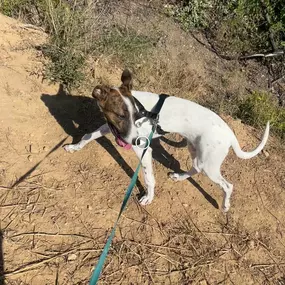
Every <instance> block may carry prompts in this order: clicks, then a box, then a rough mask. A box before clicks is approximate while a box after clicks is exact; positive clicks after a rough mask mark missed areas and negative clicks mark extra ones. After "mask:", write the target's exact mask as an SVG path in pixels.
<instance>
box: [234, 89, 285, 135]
mask: <svg viewBox="0 0 285 285" xmlns="http://www.w3.org/2000/svg"><path fill="white" fill-rule="evenodd" d="M236 115H237V116H238V117H239V118H240V119H242V120H243V121H244V122H246V123H247V124H250V125H252V126H255V127H264V126H265V124H266V122H267V121H270V124H271V129H272V131H273V132H274V133H276V134H277V135H278V136H280V137H281V138H285V109H284V108H282V107H280V106H278V104H277V102H276V101H274V100H273V98H272V95H270V94H269V93H266V92H253V93H252V94H251V95H250V96H248V97H247V98H246V99H245V100H242V101H241V102H240V103H239V106H238V111H237V114H236Z"/></svg>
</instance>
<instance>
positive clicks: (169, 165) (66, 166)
mask: <svg viewBox="0 0 285 285" xmlns="http://www.w3.org/2000/svg"><path fill="white" fill-rule="evenodd" d="M45 39H46V35H45V34H43V33H42V32H40V31H38V30H34V29H31V28H27V27H26V26H25V25H24V24H22V23H19V22H17V21H16V20H12V19H10V18H7V17H5V16H3V15H0V47H1V51H2V52H1V54H0V93H1V98H0V109H1V113H0V121H1V125H0V131H1V134H2V135H1V137H0V185H1V186H0V195H1V196H0V197H1V198H0V199H1V200H0V215H1V230H2V233H3V239H2V248H3V254H2V257H1V256H0V261H1V259H2V263H3V261H4V266H2V268H1V267H0V271H1V270H2V271H3V270H4V271H5V273H6V274H5V279H6V281H7V284H29V285H34V284H36V285H41V284H87V283H88V280H89V277H90V275H91V272H92V270H93V266H94V264H95V263H96V261H97V257H98V256H99V254H100V252H101V249H102V247H103V245H104V242H105V240H106V237H107V235H108V233H109V232H110V229H111V227H112V226H113V223H114V221H115V218H116V216H117V214H118V211H119V208H120V205H121V201H122V198H123V195H124V191H125V189H126V187H127V185H128V183H129V180H130V176H131V175H132V173H133V169H135V167H136V164H137V158H136V157H135V155H134V154H133V153H132V152H128V151H124V150H122V149H121V148H119V147H117V146H116V144H115V143H114V140H113V138H112V136H108V137H107V138H103V139H101V140H99V141H98V142H94V143H90V144H89V145H88V146H87V147H86V148H85V149H84V150H82V151H80V152H77V153H74V154H67V153H65V152H64V151H63V149H62V148H61V145H62V144H64V143H67V142H71V140H72V138H71V136H75V137H80V135H82V134H83V133H85V132H87V131H90V130H92V129H93V128H95V127H96V126H98V125H100V123H101V122H102V118H101V116H100V114H99V112H98V110H97V109H96V104H94V101H93V100H92V98H90V97H88V96H86V97H84V96H76V95H74V96H67V95H65V94H62V93H61V92H59V94H58V95H56V94H57V93H58V86H53V85H48V84H47V83H46V82H42V80H41V76H40V75H41V72H42V68H43V67H42V64H41V60H42V59H41V58H40V56H41V54H40V53H39V52H37V50H36V49H35V46H37V45H39V44H41V43H43V42H44V41H45ZM200 59H201V60H203V58H200ZM213 60H214V59H213ZM117 82H118V78H114V84H116V83H117ZM225 119H226V120H227V121H228V122H229V124H230V125H231V126H232V128H233V129H234V131H235V132H236V134H237V136H238V139H239V141H240V144H241V146H242V147H243V148H244V149H246V150H251V149H252V148H254V147H255V146H256V145H257V144H258V143H259V138H260V137H261V133H258V132H256V131H255V130H254V129H253V128H250V127H247V126H244V125H243V124H241V123H240V122H239V121H234V120H233V119H231V118H225ZM169 138H171V139H172V140H173V139H174V140H178V141H180V140H181V138H178V137H176V136H174V135H172V136H169ZM280 149H281V148H280V147H277V143H276V141H275V140H274V139H273V138H270V140H269V143H268V146H267V148H266V150H267V152H268V153H269V156H268V157H266V156H265V155H264V154H260V155H258V156H257V157H256V158H254V159H251V160H248V161H246V160H240V159H238V158H237V157H236V156H235V155H234V154H233V153H232V152H231V153H230V154H229V156H228V158H227V160H226V161H225V163H224V165H223V172H224V174H225V177H226V178H227V179H228V180H229V181H231V182H232V183H233V184H234V192H233V195H232V208H231V210H230V213H229V214H228V216H227V217H226V216H224V215H223V214H222V212H221V210H220V207H221V201H222V191H221V190H220V189H219V188H218V187H217V186H216V185H212V184H211V183H210V181H209V180H208V179H207V178H206V177H205V176H204V175H202V174H201V175H198V176H197V177H195V181H184V182H179V183H174V182H172V181H170V180H168V179H167V172H168V171H171V169H175V170H177V169H180V168H181V169H183V170H185V169H186V168H187V167H189V165H190V163H191V161H190V160H189V159H188V153H187V149H186V148H185V147H180V148H174V147H172V146H169V145H168V144H167V143H166V142H164V141H158V142H156V143H155V144H154V156H155V158H156V161H155V162H154V170H155V177H156V183H157V184H156V185H157V186H156V197H155V199H154V201H153V203H152V204H151V205H149V206H147V207H144V208H143V207H140V206H139V204H138V203H137V198H136V195H135V194H134V195H133V196H132V199H131V200H130V202H129V205H128V207H127V210H126V212H125V213H124V215H123V218H122V220H121V222H120V225H119V229H118V231H117V234H116V237H115V240H114V243H113V247H112V250H111V251H110V254H109V259H108V261H107V263H106V268H105V270H104V272H103V275H102V281H101V283H100V284H218V282H221V283H219V284H284V282H285V275H284V273H283V272H285V264H284V260H285V236H284V235H285V222H284V218H285V213H284V208H285V193H284V185H285V180H284V179H285V156H284V152H281V151H280ZM141 178H142V177H141V176H140V181H141V182H142V184H143V180H142V179H141ZM11 186H14V187H13V188H12V189H11V188H9V187H11ZM139 188H142V186H140V185H139ZM138 192H139V191H138V189H136V193H138ZM0 264H1V262H0ZM278 282H279V283H278ZM282 282H283V283H282ZM0 284H3V283H1V281H0Z"/></svg>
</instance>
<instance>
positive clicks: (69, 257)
mask: <svg viewBox="0 0 285 285" xmlns="http://www.w3.org/2000/svg"><path fill="white" fill-rule="evenodd" d="M76 258H77V255H76V254H75V253H72V254H70V255H68V257H67V260H68V261H74V260H75V259H76Z"/></svg>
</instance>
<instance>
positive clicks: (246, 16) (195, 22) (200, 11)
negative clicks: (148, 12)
mask: <svg viewBox="0 0 285 285" xmlns="http://www.w3.org/2000/svg"><path fill="white" fill-rule="evenodd" d="M168 14H171V15H173V17H174V18H175V19H176V20H178V21H179V22H180V23H181V24H182V26H183V27H184V28H186V29H188V30H189V29H193V28H197V27H198V28H202V29H204V30H206V31H207V33H208V35H210V37H211V39H212V40H213V41H214V42H215V43H214V44H215V46H216V48H217V49H220V50H221V51H223V52H224V51H228V52H236V53H238V54H242V53H251V52H256V51H258V52H260V51H267V50H268V49H270V48H271V47H272V48H273V49H278V48H282V47H283V45H284V40H285V5H284V3H283V0H276V1H273V0H230V1H225V0H223V1H219V0H209V1H206V0H194V1H192V0H187V1H186V0H184V1H180V5H176V6H172V8H171V9H168Z"/></svg>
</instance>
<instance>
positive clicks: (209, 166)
mask: <svg viewBox="0 0 285 285" xmlns="http://www.w3.org/2000/svg"><path fill="white" fill-rule="evenodd" d="M227 153H228V150H226V151H225V148H221V149H216V150H215V151H212V152H210V153H208V154H207V156H206V157H205V159H204V161H203V171H204V172H205V174H206V175H207V176H208V177H209V178H210V179H211V180H212V181H213V182H215V183H217V184H218V185H219V186H220V187H221V188H222V189H223V192H224V198H223V206H222V207H223V211H224V212H227V211H228V210H229V209H230V198H231V195H232V192H233V185H232V184H231V183H229V182H228V181H227V180H226V179H225V178H224V177H223V176H222V174H221V170H220V169H221V165H222V163H223V160H224V159H225V157H226V155H227Z"/></svg>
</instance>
